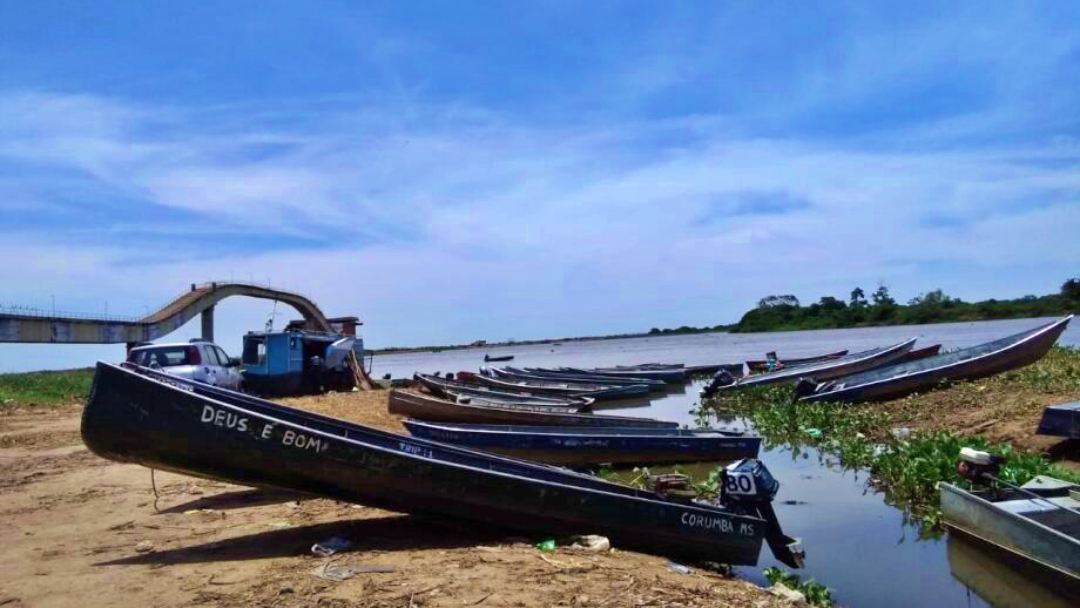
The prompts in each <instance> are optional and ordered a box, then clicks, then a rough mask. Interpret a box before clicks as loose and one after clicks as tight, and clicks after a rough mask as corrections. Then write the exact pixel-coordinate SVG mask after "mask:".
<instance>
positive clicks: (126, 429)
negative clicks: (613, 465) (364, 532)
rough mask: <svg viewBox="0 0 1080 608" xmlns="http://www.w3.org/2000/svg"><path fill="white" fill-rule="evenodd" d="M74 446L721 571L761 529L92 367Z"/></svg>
mask: <svg viewBox="0 0 1080 608" xmlns="http://www.w3.org/2000/svg"><path fill="white" fill-rule="evenodd" d="M196 391H202V394H200V393H199V392H196ZM207 394H210V395H216V397H217V398H211V397H208V396H206V395H207ZM230 394H231V395H235V396H229V395H230ZM82 437H83V441H84V442H85V443H86V445H87V446H88V447H89V448H90V450H91V451H93V452H94V453H95V454H97V455H99V456H102V457H104V458H108V459H111V460H116V461H120V462H134V463H137V464H141V465H144V466H147V467H152V468H155V469H162V470H168V471H174V472H177V473H183V474H189V475H195V476H199V477H206V478H211V479H219V480H223V481H227V482H231V483H236V484H241V485H247V486H254V487H263V488H274V489H283V490H290V491H297V492H303V493H308V494H317V495H320V496H325V497H328V498H333V499H337V500H342V501H348V502H354V503H360V504H365V505H369V506H373V507H378V508H383V509H389V510H393V511H401V512H408V513H419V514H430V515H438V516H451V517H459V518H462V519H466V520H471V521H475V522H478V523H480V524H481V525H484V526H486V527H494V528H499V529H507V530H516V531H520V532H525V533H533V534H544V535H551V534H603V535H605V536H608V537H609V538H610V539H611V541H612V543H613V544H614V545H615V546H619V547H628V548H637V549H642V550H645V551H648V552H653V553H659V554H662V555H667V554H671V555H679V556H686V557H688V558H700V559H711V560H715V561H720V562H724V563H730V564H750V565H752V564H755V563H756V562H757V560H758V554H759V552H760V549H761V544H762V542H763V539H764V534H765V533H766V527H767V524H766V522H765V520H764V519H761V518H759V517H756V516H750V515H742V514H736V513H733V512H731V511H728V510H724V509H722V508H718V507H704V506H700V505H693V504H686V503H675V502H670V501H665V500H662V499H661V498H660V497H659V496H657V495H655V494H652V493H649V492H644V491H640V490H634V489H632V488H627V487H624V486H618V485H615V484H610V483H607V482H604V481H602V480H599V479H597V478H593V477H589V476H585V475H579V474H574V473H572V472H569V471H564V470H561V469H556V468H552V467H547V466H544V465H537V464H531V463H527V462H522V461H516V460H512V459H505V458H501V457H498V456H493V455H488V454H484V453H481V452H475V451H472V450H465V449H461V448H456V447H453V446H448V445H445V444H440V443H435V442H430V441H424V440H420V439H415V438H411V437H407V436H401V435H396V434H393V433H387V432H383V431H377V430H375V429H370V428H367V427H363V426H360V425H355V424H349V423H345V422H342V421H335V420H333V419H330V418H326V417H323V416H318V415H314V414H309V413H307V412H301V411H299V410H293V409H291V408H286V407H283V406H279V405H276V404H273V403H270V402H266V401H262V400H259V399H255V398H252V397H246V396H243V395H237V394H236V393H231V392H230V391H223V390H221V389H210V388H205V389H204V388H198V387H195V386H193V385H185V384H184V383H179V382H178V383H175V384H169V383H166V382H164V381H158V380H155V379H152V378H149V377H145V376H143V375H141V374H138V373H136V372H133V371H130V370H125V369H121V368H119V367H116V366H112V365H108V364H101V363H99V364H98V370H97V374H96V377H95V381H94V387H93V389H92V391H91V396H90V399H89V401H88V403H87V405H86V408H85V409H84V411H83V418H82Z"/></svg>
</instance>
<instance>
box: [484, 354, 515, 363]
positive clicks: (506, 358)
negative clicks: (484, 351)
mask: <svg viewBox="0 0 1080 608" xmlns="http://www.w3.org/2000/svg"><path fill="white" fill-rule="evenodd" d="M513 360H514V355H502V356H500V357H492V356H491V355H484V361H485V362H488V361H513Z"/></svg>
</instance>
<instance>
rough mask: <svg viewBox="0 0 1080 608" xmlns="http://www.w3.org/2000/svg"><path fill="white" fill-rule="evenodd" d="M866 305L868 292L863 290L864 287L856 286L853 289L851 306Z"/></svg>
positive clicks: (861, 306) (859, 306) (860, 306)
mask: <svg viewBox="0 0 1080 608" xmlns="http://www.w3.org/2000/svg"><path fill="white" fill-rule="evenodd" d="M865 306H866V292H865V291H863V290H862V287H856V288H855V289H852V290H851V307H852V308H863V307H865Z"/></svg>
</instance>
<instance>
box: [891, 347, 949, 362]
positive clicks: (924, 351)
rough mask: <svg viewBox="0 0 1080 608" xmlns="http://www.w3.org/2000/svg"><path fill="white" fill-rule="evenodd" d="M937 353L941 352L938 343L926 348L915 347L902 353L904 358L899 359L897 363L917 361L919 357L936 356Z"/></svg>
mask: <svg viewBox="0 0 1080 608" xmlns="http://www.w3.org/2000/svg"><path fill="white" fill-rule="evenodd" d="M939 353H941V345H940V344H934V345H933V346H927V347H926V348H916V349H915V350H912V351H909V352H908V354H906V355H904V358H903V359H901V360H900V361H899V363H907V362H909V361H918V360H920V359H929V358H930V357H936V356H938V354H939Z"/></svg>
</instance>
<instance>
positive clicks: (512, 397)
mask: <svg viewBox="0 0 1080 608" xmlns="http://www.w3.org/2000/svg"><path fill="white" fill-rule="evenodd" d="M413 380H415V381H416V382H417V383H419V384H420V385H421V386H423V387H424V388H426V389H427V390H428V391H429V392H431V393H432V394H434V395H436V396H440V397H446V398H447V399H450V400H451V401H459V400H461V399H463V398H465V399H468V398H472V397H475V398H479V399H483V400H485V401H487V402H501V403H508V404H511V405H513V404H524V405H553V406H561V407H566V408H577V409H587V408H588V407H589V406H591V405H592V402H593V400H592V399H588V398H579V397H552V396H542V395H535V394H531V393H520V392H509V391H500V390H496V389H493V388H489V387H486V386H480V385H476V384H466V383H464V382H457V381H455V380H449V379H447V378H440V377H438V376H431V375H428V374H413Z"/></svg>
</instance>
